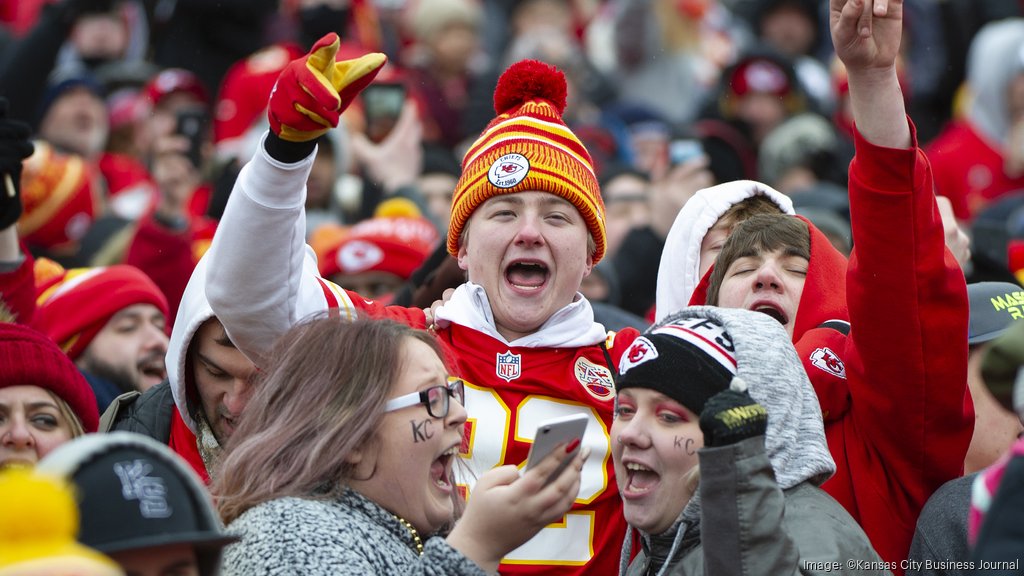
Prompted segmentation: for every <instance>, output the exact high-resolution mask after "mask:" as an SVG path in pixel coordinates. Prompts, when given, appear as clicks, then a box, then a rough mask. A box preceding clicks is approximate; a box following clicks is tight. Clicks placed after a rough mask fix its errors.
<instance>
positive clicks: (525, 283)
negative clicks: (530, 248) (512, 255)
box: [505, 259, 551, 293]
mask: <svg viewBox="0 0 1024 576" xmlns="http://www.w3.org/2000/svg"><path fill="white" fill-rule="evenodd" d="M550 275H551V273H550V271H549V270H548V265H547V264H545V263H544V262H541V261H540V260H528V259H521V260H513V261H512V263H510V264H509V265H508V266H507V267H506V268H505V281H506V282H508V283H509V285H510V286H512V288H514V289H515V290H517V291H520V292H527V293H528V292H535V291H538V290H540V289H541V288H543V287H544V286H546V285H547V282H548V278H549V277H550Z"/></svg>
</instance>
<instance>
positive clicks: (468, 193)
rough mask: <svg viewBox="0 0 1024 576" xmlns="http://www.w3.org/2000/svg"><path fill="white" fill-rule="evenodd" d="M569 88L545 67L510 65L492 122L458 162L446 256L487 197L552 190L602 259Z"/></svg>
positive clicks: (598, 221) (595, 192) (596, 211)
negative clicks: (569, 109) (572, 209)
mask: <svg viewBox="0 0 1024 576" xmlns="http://www.w3.org/2000/svg"><path fill="white" fill-rule="evenodd" d="M565 99H566V83H565V75H564V74H562V72H561V71H560V70H559V69H557V68H555V67H554V66H551V65H549V64H545V63H543V62H538V61H536V60H522V61H520V62H516V63H515V64H513V65H512V66H509V68H508V70H506V71H505V73H504V74H502V75H501V78H500V79H498V87H497V89H495V91H494V110H495V111H496V112H497V113H498V116H497V118H495V119H494V120H492V121H491V123H490V124H488V125H487V128H485V129H484V131H483V133H482V134H480V137H479V138H477V140H476V142H474V143H473V145H472V147H470V149H469V150H468V151H467V152H466V156H465V157H464V158H463V160H462V176H461V177H460V178H459V182H458V184H456V186H455V194H454V196H453V198H452V218H451V223H450V225H449V226H448V252H450V253H451V254H453V255H454V254H456V253H457V252H458V249H459V237H460V236H461V235H462V231H463V229H464V227H465V226H466V222H467V221H468V220H469V217H470V215H472V214H473V211H474V210H476V209H477V207H478V206H480V205H481V204H483V203H484V202H485V201H486V200H488V199H489V198H493V197H495V196H498V195H501V194H514V193H516V192H532V191H536V192H549V193H551V194H554V195H556V196H560V197H562V198H565V199H566V200H568V201H569V202H571V203H572V204H573V205H574V206H576V209H577V210H579V211H580V214H581V215H582V216H583V219H584V220H585V221H586V223H587V228H588V229H589V230H590V233H591V235H592V236H593V237H594V243H595V244H596V246H597V250H596V251H595V252H594V263H595V264H596V263H597V262H598V261H600V260H601V258H602V257H603V256H604V250H605V232H604V224H605V220H604V202H602V201H601V190H600V188H599V187H598V184H597V177H596V176H595V175H594V163H593V161H592V160H591V158H590V153H589V152H587V149H586V147H584V146H583V143H582V142H580V140H579V138H577V137H576V135H575V134H573V132H572V131H571V130H570V129H569V127H568V126H566V125H565V122H564V121H562V112H563V111H564V110H565Z"/></svg>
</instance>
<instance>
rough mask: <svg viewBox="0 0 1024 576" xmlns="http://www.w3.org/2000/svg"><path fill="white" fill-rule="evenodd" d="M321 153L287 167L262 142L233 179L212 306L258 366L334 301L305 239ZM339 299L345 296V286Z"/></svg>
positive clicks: (211, 285) (215, 256)
mask: <svg viewBox="0 0 1024 576" xmlns="http://www.w3.org/2000/svg"><path fill="white" fill-rule="evenodd" d="M265 138H266V136H264V139H265ZM315 157H316V152H315V151H314V152H313V153H312V154H310V155H309V156H308V157H306V158H305V159H303V160H301V161H299V162H296V163H294V164H284V163H282V162H278V161H277V160H275V159H273V158H271V157H270V156H269V155H268V154H267V152H266V151H265V150H264V148H263V142H262V141H261V142H260V146H259V149H258V150H257V151H256V154H255V155H254V156H253V158H252V160H251V161H250V162H249V163H248V164H246V165H245V166H244V167H243V168H242V170H241V172H240V173H239V175H238V179H237V180H236V181H235V185H234V188H233V189H232V190H231V197H230V198H229V200H228V203H227V207H226V208H225V210H224V216H223V217H222V218H221V220H220V224H219V225H218V226H217V232H216V234H215V235H214V238H213V243H212V245H211V246H210V250H209V253H208V254H207V258H209V260H210V262H209V269H208V273H207V281H206V297H207V299H208V300H209V301H210V307H211V309H212V310H213V313H214V315H216V316H217V318H219V319H220V321H221V323H222V324H223V325H224V328H225V330H226V331H227V335H228V337H229V338H231V341H232V342H233V343H234V344H235V346H236V347H237V348H238V349H239V350H240V351H241V352H242V353H243V354H245V355H246V357H248V358H249V359H250V360H252V361H253V362H255V363H256V364H257V365H259V364H260V363H261V362H260V360H261V359H262V358H263V357H265V356H266V354H267V353H268V352H269V351H270V348H271V347H272V346H273V344H274V342H275V341H276V340H277V338H278V337H280V336H281V335H282V334H284V333H285V332H286V331H287V330H288V329H289V328H291V326H292V325H294V324H295V323H296V322H297V321H298V320H300V319H302V318H303V317H305V316H307V315H309V314H311V313H314V312H318V311H322V310H325V309H327V308H328V307H329V305H330V304H329V302H328V294H327V293H326V292H325V287H326V286H327V284H326V283H324V282H323V281H322V279H321V278H320V275H319V273H318V272H317V264H316V256H315V255H314V253H313V250H312V249H311V248H309V247H308V246H307V245H306V242H305V232H306V217H305V212H304V209H303V206H304V204H305V201H306V179H307V177H308V176H309V172H310V169H311V168H312V166H313V159H314V158H315ZM333 296H334V297H335V298H338V299H346V297H345V295H344V292H342V291H340V290H334V291H333ZM343 304H344V303H343ZM343 307H344V308H348V309H350V308H351V307H350V306H343Z"/></svg>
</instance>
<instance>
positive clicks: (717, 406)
mask: <svg viewBox="0 0 1024 576" xmlns="http://www.w3.org/2000/svg"><path fill="white" fill-rule="evenodd" d="M700 429H701V432H704V445H705V446H708V447H711V448H713V447H715V446H728V445H730V444H735V443H737V442H740V441H742V440H746V439H747V438H753V437H754V436H762V435H764V433H765V430H767V429H768V412H767V411H766V410H765V409H764V406H761V405H760V404H758V403H757V402H756V401H755V400H754V399H753V398H751V397H750V393H748V392H746V391H743V392H738V391H736V390H723V391H721V392H719V393H718V394H715V395H714V396H712V397H711V399H710V400H708V401H707V404H705V405H704V409H703V410H701V413H700Z"/></svg>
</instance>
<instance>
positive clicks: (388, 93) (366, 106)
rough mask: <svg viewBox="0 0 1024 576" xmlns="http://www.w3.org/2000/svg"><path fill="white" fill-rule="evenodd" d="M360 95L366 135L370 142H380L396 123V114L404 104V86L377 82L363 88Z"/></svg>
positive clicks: (400, 111) (398, 113) (397, 114)
mask: <svg viewBox="0 0 1024 576" xmlns="http://www.w3.org/2000/svg"><path fill="white" fill-rule="evenodd" d="M360 97H361V98H362V99H363V115H364V116H365V118H366V137H367V138H369V139H370V141H371V142H381V141H383V140H384V138H386V137H387V135H388V134H389V133H391V130H392V128H394V127H395V124H397V123H398V116H399V115H401V113H402V107H403V106H405V86H404V85H403V84H399V83H386V82H377V83H374V84H370V85H369V86H367V87H366V88H363V92H362V94H360Z"/></svg>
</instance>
